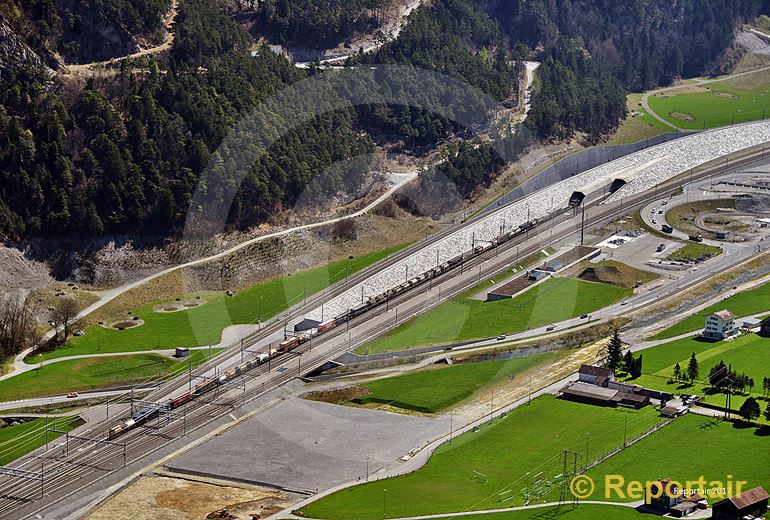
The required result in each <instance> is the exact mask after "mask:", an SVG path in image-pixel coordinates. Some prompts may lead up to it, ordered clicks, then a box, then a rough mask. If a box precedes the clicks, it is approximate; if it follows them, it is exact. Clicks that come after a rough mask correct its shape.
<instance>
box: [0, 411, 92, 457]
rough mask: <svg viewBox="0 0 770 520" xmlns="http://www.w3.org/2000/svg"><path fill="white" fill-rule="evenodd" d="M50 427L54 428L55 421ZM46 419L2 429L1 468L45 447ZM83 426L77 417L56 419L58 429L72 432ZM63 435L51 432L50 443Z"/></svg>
mask: <svg viewBox="0 0 770 520" xmlns="http://www.w3.org/2000/svg"><path fill="white" fill-rule="evenodd" d="M50 421H51V422H50V423H49V426H50V427H51V428H53V426H54V424H53V419H50ZM45 423H46V420H45V418H39V419H35V420H32V421H28V422H25V423H22V424H18V425H16V426H8V427H6V428H0V466H3V465H5V464H8V463H9V462H12V461H14V460H16V459H18V458H19V457H22V456H24V455H26V454H27V453H29V452H31V451H34V450H36V449H37V448H39V447H40V446H44V445H45ZM81 424H83V421H82V419H80V417H77V416H73V417H59V418H57V419H56V429H57V430H62V431H70V430H73V429H75V428H77V427H78V426H80V425H81ZM59 435H61V434H60V433H54V432H49V433H48V442H49V443H50V442H51V441H52V440H53V439H55V438H56V437H58V436H59Z"/></svg>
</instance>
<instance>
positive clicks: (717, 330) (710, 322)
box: [701, 309, 738, 340]
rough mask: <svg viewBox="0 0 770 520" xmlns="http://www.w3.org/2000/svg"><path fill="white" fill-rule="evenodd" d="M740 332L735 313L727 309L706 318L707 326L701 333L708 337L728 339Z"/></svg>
mask: <svg viewBox="0 0 770 520" xmlns="http://www.w3.org/2000/svg"><path fill="white" fill-rule="evenodd" d="M737 332H738V327H736V325H735V314H733V313H732V312H730V311H728V310H727V309H725V310H721V311H717V312H715V313H714V314H711V315H710V316H709V317H708V318H706V326H705V327H704V329H703V332H702V333H701V336H703V337H704V338H706V339H717V340H721V339H727V338H729V337H732V336H734V335H735V334H737Z"/></svg>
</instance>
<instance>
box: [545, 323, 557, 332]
mask: <svg viewBox="0 0 770 520" xmlns="http://www.w3.org/2000/svg"><path fill="white" fill-rule="evenodd" d="M555 329H556V324H555V323H551V324H550V325H548V326H547V327H546V328H545V330H546V331H551V330H555Z"/></svg>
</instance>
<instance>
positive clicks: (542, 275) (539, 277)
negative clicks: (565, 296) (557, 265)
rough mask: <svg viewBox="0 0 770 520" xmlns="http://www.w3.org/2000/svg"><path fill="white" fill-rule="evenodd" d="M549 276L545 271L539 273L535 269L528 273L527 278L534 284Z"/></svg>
mask: <svg viewBox="0 0 770 520" xmlns="http://www.w3.org/2000/svg"><path fill="white" fill-rule="evenodd" d="M549 275H550V273H547V272H545V271H540V270H539V269H535V270H533V271H531V272H530V273H529V276H528V277H527V278H529V279H530V280H532V281H534V282H537V281H540V280H542V279H543V278H546V277H547V276H549Z"/></svg>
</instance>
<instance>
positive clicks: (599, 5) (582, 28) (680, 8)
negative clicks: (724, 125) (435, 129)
mask: <svg viewBox="0 0 770 520" xmlns="http://www.w3.org/2000/svg"><path fill="white" fill-rule="evenodd" d="M485 5H486V9H487V11H488V12H489V13H490V15H491V16H493V17H494V18H495V19H496V20H497V21H498V22H499V23H500V26H501V28H502V29H501V30H502V32H503V34H505V35H506V36H507V37H508V38H509V39H510V40H511V41H522V42H524V43H526V44H527V45H528V46H529V47H530V48H535V47H536V46H538V45H543V46H545V47H546V48H548V47H551V46H554V45H557V44H558V42H559V38H558V35H563V36H566V37H568V38H572V39H579V41H580V42H582V43H581V44H582V46H583V47H584V48H585V49H586V50H587V51H588V53H590V55H591V56H592V58H593V59H595V60H597V61H599V62H602V63H603V64H604V65H605V66H606V67H607V68H608V69H609V70H610V71H612V72H613V74H614V75H615V76H616V77H617V78H618V79H619V80H620V82H621V83H622V84H623V86H625V87H626V88H627V89H629V90H632V91H639V90H645V89H650V88H653V87H655V86H658V85H666V84H668V83H670V82H671V80H672V79H673V78H675V77H677V76H683V77H691V76H698V75H701V74H704V73H707V72H708V71H709V70H710V69H711V68H712V67H714V66H715V65H717V62H718V61H719V58H720V57H721V55H722V53H723V52H724V51H725V49H727V48H728V47H729V46H730V44H731V43H732V41H733V33H734V31H735V28H736V25H737V24H738V23H739V22H746V21H750V20H753V19H754V18H755V17H756V16H757V14H759V13H760V12H767V11H768V7H769V6H768V2H767V1H766V0H676V1H672V0H627V1H617V0H485Z"/></svg>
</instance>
